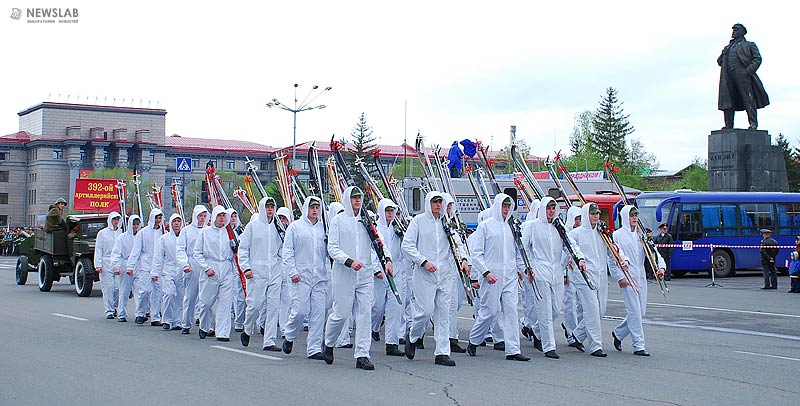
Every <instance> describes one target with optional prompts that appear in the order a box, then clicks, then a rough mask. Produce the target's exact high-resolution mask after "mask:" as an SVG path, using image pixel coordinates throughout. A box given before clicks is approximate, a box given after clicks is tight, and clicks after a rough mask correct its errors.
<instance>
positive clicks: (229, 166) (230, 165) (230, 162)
mask: <svg viewBox="0 0 800 406" xmlns="http://www.w3.org/2000/svg"><path fill="white" fill-rule="evenodd" d="M225 169H229V170H234V169H236V161H234V160H233V159H227V160H225Z"/></svg>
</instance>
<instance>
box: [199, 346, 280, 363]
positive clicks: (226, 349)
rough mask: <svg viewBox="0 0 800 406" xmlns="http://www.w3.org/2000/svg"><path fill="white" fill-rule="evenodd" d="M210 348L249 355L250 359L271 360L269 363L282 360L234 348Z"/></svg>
mask: <svg viewBox="0 0 800 406" xmlns="http://www.w3.org/2000/svg"><path fill="white" fill-rule="evenodd" d="M211 348H216V349H218V350H224V351H230V352H235V353H237V354H244V355H249V356H251V357H257V358H264V359H268V360H271V361H283V358H278V357H271V356H269V355H264V354H257V353H255V352H250V351H242V350H237V349H236V348H228V347H222V346H219V345H212V346H211Z"/></svg>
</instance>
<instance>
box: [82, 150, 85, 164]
mask: <svg viewBox="0 0 800 406" xmlns="http://www.w3.org/2000/svg"><path fill="white" fill-rule="evenodd" d="M81 161H84V162H85V161H86V150H84V149H82V150H81Z"/></svg>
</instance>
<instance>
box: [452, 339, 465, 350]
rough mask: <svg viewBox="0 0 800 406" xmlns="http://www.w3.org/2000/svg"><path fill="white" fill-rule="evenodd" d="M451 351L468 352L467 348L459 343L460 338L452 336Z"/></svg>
mask: <svg viewBox="0 0 800 406" xmlns="http://www.w3.org/2000/svg"><path fill="white" fill-rule="evenodd" d="M450 352H454V353H457V354H463V353H465V352H467V350H465V349H464V348H463V347H461V346H460V345H458V339H457V338H451V339H450Z"/></svg>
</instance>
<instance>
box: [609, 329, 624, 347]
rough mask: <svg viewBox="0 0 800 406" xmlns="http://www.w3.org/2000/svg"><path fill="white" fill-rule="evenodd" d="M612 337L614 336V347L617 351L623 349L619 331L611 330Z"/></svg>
mask: <svg viewBox="0 0 800 406" xmlns="http://www.w3.org/2000/svg"><path fill="white" fill-rule="evenodd" d="M611 337H613V338H614V349H615V350H617V351H622V340H620V339H619V338H617V333H615V332H613V331H612V332H611Z"/></svg>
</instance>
